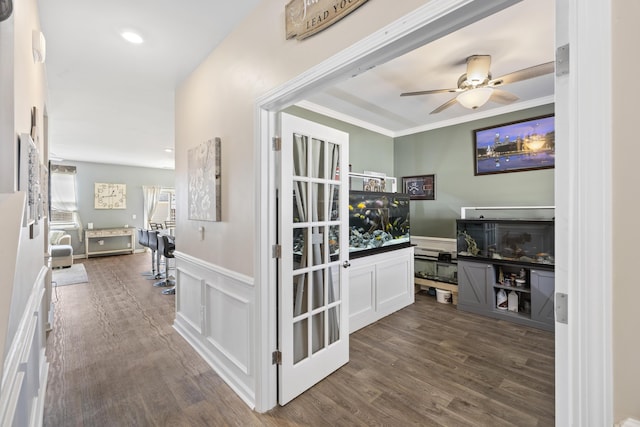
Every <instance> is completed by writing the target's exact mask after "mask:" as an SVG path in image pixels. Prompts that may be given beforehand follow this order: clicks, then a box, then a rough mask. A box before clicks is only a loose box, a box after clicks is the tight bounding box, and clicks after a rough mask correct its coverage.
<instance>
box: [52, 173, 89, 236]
mask: <svg viewBox="0 0 640 427" xmlns="http://www.w3.org/2000/svg"><path fill="white" fill-rule="evenodd" d="M50 191H51V209H52V210H56V211H61V212H71V213H72V214H73V223H74V227H76V228H77V231H78V240H79V241H81V242H82V237H83V236H82V230H83V226H82V220H81V219H80V214H79V213H78V189H77V185H76V167H75V166H62V165H51V190H50Z"/></svg>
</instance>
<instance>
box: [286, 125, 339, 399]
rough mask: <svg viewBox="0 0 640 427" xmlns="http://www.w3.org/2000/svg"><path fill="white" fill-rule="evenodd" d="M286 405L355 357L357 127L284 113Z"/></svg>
mask: <svg viewBox="0 0 640 427" xmlns="http://www.w3.org/2000/svg"><path fill="white" fill-rule="evenodd" d="M281 125H282V126H281V129H282V146H281V151H280V153H281V159H280V165H281V170H280V177H281V181H280V197H279V200H280V202H279V203H280V204H279V227H278V230H279V242H280V245H281V257H280V264H279V269H278V272H279V274H278V292H279V297H278V299H279V301H278V304H279V319H278V321H279V327H278V329H279V330H278V333H279V337H278V338H279V347H280V351H281V353H282V363H281V365H280V367H279V372H278V381H279V395H278V401H279V403H280V404H281V405H284V404H286V403H287V402H289V401H291V400H292V399H293V398H295V397H296V396H298V395H299V394H300V393H302V392H304V391H305V390H307V389H308V388H310V387H311V386H313V385H314V384H316V383H317V382H318V381H320V380H322V379H323V378H325V377H326V376H328V375H329V374H330V373H331V372H333V371H335V370H336V369H338V368H339V367H340V366H342V365H344V364H345V363H347V362H348V361H349V324H348V321H349V307H348V287H347V286H348V269H347V267H348V266H349V226H348V222H349V221H348V220H349V218H348V215H349V213H348V212H349V210H348V203H349V201H348V199H349V177H348V150H349V146H348V145H349V135H348V134H346V133H345V132H342V131H338V130H336V129H332V128H329V127H326V126H323V125H319V124H317V123H313V122H310V121H307V120H304V119H300V118H298V117H294V116H290V115H287V114H282V115H281Z"/></svg>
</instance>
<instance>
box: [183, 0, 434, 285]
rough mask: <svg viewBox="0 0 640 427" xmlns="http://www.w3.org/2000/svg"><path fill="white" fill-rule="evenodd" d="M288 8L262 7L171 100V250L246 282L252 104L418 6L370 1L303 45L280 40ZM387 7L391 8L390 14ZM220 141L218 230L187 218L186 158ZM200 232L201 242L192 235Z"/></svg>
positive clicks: (268, 3) (280, 0)
mask: <svg viewBox="0 0 640 427" xmlns="http://www.w3.org/2000/svg"><path fill="white" fill-rule="evenodd" d="M288 1H289V0H277V1H276V0H263V1H262V2H261V3H260V4H259V5H258V6H257V7H256V9H255V10H254V12H253V13H252V14H251V15H250V16H249V17H248V18H247V19H246V20H245V21H244V22H243V23H242V24H241V25H240V26H238V27H237V28H236V30H235V31H234V32H233V33H232V34H231V35H230V36H229V37H228V38H227V39H226V40H225V41H224V42H223V43H222V44H221V45H220V46H219V47H218V48H217V49H216V50H215V51H214V52H212V53H211V54H210V55H209V57H208V58H207V59H206V60H205V61H204V62H203V63H202V64H201V65H200V66H199V67H198V68H197V69H196V70H195V71H194V72H193V73H192V75H191V76H189V78H187V79H186V81H185V82H184V83H183V84H182V85H181V86H180V87H179V89H178V91H177V93H176V196H177V206H178V207H181V208H179V209H177V212H176V216H177V218H176V220H177V232H176V234H177V236H178V237H179V247H178V250H179V251H182V252H185V253H188V254H189V255H192V256H195V257H197V258H200V259H202V260H205V261H208V262H210V263H213V264H216V265H219V266H222V267H224V268H227V269H229V270H232V271H236V272H239V273H243V274H246V275H249V276H251V275H252V274H253V265H254V259H253V251H254V241H255V232H256V230H255V228H254V222H255V215H257V214H258V215H259V214H260V213H259V212H257V213H256V212H255V203H254V202H255V194H254V181H255V175H254V171H253V161H254V158H253V156H254V141H255V138H256V133H255V132H256V128H255V125H256V121H255V117H254V114H255V110H254V108H255V101H256V99H257V98H258V97H260V96H262V95H264V94H265V93H267V92H268V91H269V90H271V89H273V88H275V87H277V86H279V85H281V84H283V83H285V82H287V81H289V80H291V79H292V78H294V77H296V76H297V75H299V74H301V73H302V72H304V71H305V70H307V69H309V68H311V67H313V66H315V65H317V64H318V63H320V62H322V61H323V60H325V59H326V58H329V57H330V56H332V55H333V54H335V53H337V52H339V51H341V50H343V49H345V48H346V47H348V46H350V45H352V44H353V43H355V42H356V41H359V40H360V39H362V38H364V37H365V36H367V35H369V34H371V33H373V32H375V31H376V30H378V29H380V28H381V27H383V26H385V25H387V24H389V23H391V22H393V21H394V20H396V19H398V18H400V17H402V16H404V15H406V14H407V13H409V12H410V11H412V10H414V9H416V8H417V7H419V6H422V5H424V4H425V3H427V2H425V1H420V0H404V1H402V2H394V1H391V0H382V1H380V0H379V1H371V2H368V3H367V4H365V5H364V6H362V7H361V8H359V9H358V10H356V11H355V12H354V13H352V14H351V15H349V16H348V17H346V18H345V19H343V20H341V21H340V22H338V23H337V24H335V25H334V26H333V27H331V28H330V29H329V30H326V31H324V32H322V33H319V34H317V35H315V36H313V37H311V38H309V39H307V40H304V41H296V40H285V38H284V34H285V31H284V7H285V4H286V3H288ZM391 6H393V7H391ZM216 136H218V137H220V138H221V139H222V179H221V182H222V222H216V223H214V222H199V221H189V220H188V218H187V212H186V206H187V172H186V170H187V150H188V149H190V148H192V147H195V146H196V145H198V144H200V143H201V142H203V141H205V140H208V139H211V138H214V137H216ZM199 226H204V228H205V234H204V236H205V237H204V240H201V239H200V234H199V232H198V227H199Z"/></svg>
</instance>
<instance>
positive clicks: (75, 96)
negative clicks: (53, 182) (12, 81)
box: [38, 0, 259, 168]
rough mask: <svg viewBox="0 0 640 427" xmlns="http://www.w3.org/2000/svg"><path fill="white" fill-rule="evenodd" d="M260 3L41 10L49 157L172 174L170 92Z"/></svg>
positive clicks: (137, 0) (47, 5)
mask: <svg viewBox="0 0 640 427" xmlns="http://www.w3.org/2000/svg"><path fill="white" fill-rule="evenodd" d="M258 1H259V0H233V1H211V0H180V1H169V0H109V1H77V0H55V1H51V0H38V8H39V11H40V24H41V26H42V32H43V34H44V36H45V38H46V43H47V57H46V65H45V66H46V73H47V80H48V81H47V85H48V90H49V94H48V96H49V99H48V102H47V114H48V117H49V146H50V150H51V153H50V157H58V158H62V159H65V160H82V161H90V162H100V163H109V164H125V165H138V166H149V167H154V168H173V167H174V161H173V153H168V152H165V149H169V148H171V149H173V147H174V89H175V88H176V86H177V85H178V84H179V83H180V82H181V81H182V80H184V78H185V77H186V76H188V75H189V74H190V73H191V72H192V71H193V70H194V69H195V67H196V66H197V65H198V64H199V63H200V62H202V60H203V59H204V58H205V57H206V56H207V54H208V53H209V52H211V51H212V50H213V49H214V48H215V47H216V46H217V45H218V44H219V43H220V41H221V40H223V39H224V37H225V36H226V35H227V34H229V33H230V32H231V30H232V29H233V27H234V26H235V25H236V24H237V23H238V22H240V21H241V20H242V19H243V18H244V17H245V16H246V15H247V13H248V12H249V11H251V9H252V8H253V7H255V5H257V4H258ZM122 30H134V31H136V32H138V33H139V34H140V35H141V36H142V37H143V38H144V40H145V42H144V43H143V44H140V45H134V44H130V43H128V42H126V41H125V40H124V39H123V38H122V37H121V36H120V32H121V31H122Z"/></svg>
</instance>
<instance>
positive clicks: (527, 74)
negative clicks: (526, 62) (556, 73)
mask: <svg viewBox="0 0 640 427" xmlns="http://www.w3.org/2000/svg"><path fill="white" fill-rule="evenodd" d="M554 69H555V62H554V61H551V62H546V63H544V64H540V65H534V66H533V67H529V68H525V69H522V70H518V71H514V72H513V73H509V74H506V75H504V76H502V77H498V78H495V79H493V80H491V81H490V82H489V86H500V85H506V84H509V83H515V82H519V81H522V80H527V79H532V78H534V77H538V76H543V75H545V74H549V73H553V70H554Z"/></svg>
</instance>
